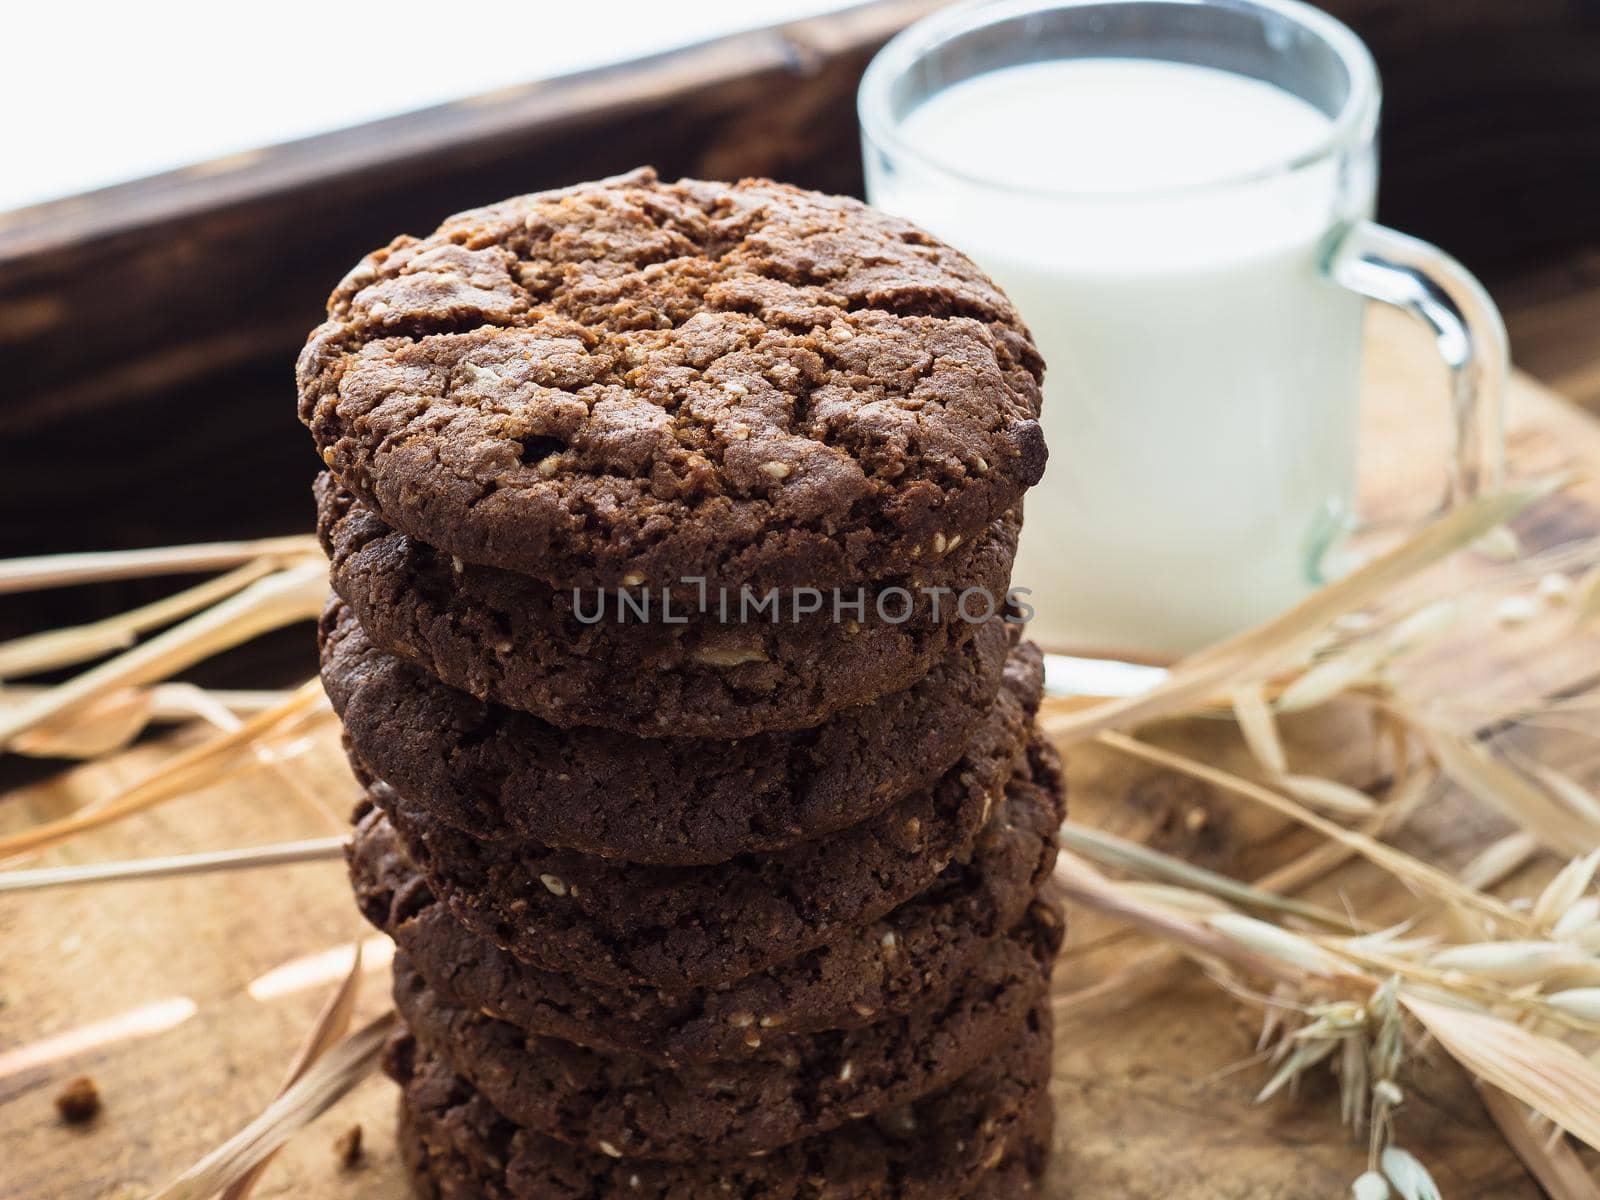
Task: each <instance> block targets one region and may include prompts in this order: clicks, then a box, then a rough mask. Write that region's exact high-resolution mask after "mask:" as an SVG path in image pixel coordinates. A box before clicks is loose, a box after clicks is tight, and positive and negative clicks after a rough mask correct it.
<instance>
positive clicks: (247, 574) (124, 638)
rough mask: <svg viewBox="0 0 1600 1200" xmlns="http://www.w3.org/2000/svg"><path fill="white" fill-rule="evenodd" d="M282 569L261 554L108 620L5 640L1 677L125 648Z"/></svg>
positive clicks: (31, 672)
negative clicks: (228, 569)
mask: <svg viewBox="0 0 1600 1200" xmlns="http://www.w3.org/2000/svg"><path fill="white" fill-rule="evenodd" d="M277 569H278V566H277V564H276V563H275V562H274V561H273V560H272V559H267V558H258V559H256V560H254V561H253V562H247V563H245V564H244V565H243V566H241V567H236V568H234V569H233V570H232V571H229V572H228V573H227V574H226V575H219V576H218V577H217V578H215V579H208V580H206V581H205V582H204V583H201V584H197V585H195V586H194V587H192V588H189V589H187V590H185V591H182V592H179V593H177V594H176V595H174V596H167V597H164V598H163V599H160V600H157V601H155V602H154V603H153V604H146V605H144V606H143V607H142V608H135V609H133V610H131V611H129V612H125V613H119V614H117V615H116V616H114V617H107V618H105V620H103V621H94V622H92V623H90V624H88V625H73V626H69V627H67V628H65V629H52V630H49V631H47V632H45V633H36V634H33V635H32V636H30V637H22V638H17V639H16V640H14V641H10V642H5V643H3V644H0V679H14V678H16V677H17V676H20V675H37V674H40V673H41V672H44V671H55V670H59V669H60V668H62V667H71V666H76V665H77V664H78V663H82V662H88V661H89V660H90V659H94V658H99V657H101V656H102V655H106V654H113V653H115V652H116V651H118V650H126V649H127V648H128V647H129V646H131V645H133V644H134V643H135V642H136V641H138V640H139V638H140V637H142V636H143V635H145V634H146V633H149V632H150V631H151V630H153V629H160V628H162V627H163V626H165V625H170V624H172V623H173V622H174V621H181V620H182V619H183V618H184V617H187V616H190V615H192V614H194V613H197V612H199V611H200V610H201V609H203V608H208V607H210V606H211V605H213V604H216V603H218V602H219V601H222V600H226V599H227V598H228V597H229V596H231V595H233V594H234V593H235V592H237V591H240V590H241V589H243V588H245V587H247V586H249V585H250V584H252V583H254V582H255V581H256V580H258V579H262V578H265V577H266V576H268V575H270V574H272V573H273V572H274V571H276V570H277Z"/></svg>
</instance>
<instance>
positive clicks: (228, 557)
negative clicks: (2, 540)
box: [0, 534, 322, 595]
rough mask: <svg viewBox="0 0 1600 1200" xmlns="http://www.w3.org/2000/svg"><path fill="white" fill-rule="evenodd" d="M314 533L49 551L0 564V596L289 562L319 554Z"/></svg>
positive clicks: (201, 573)
mask: <svg viewBox="0 0 1600 1200" xmlns="http://www.w3.org/2000/svg"><path fill="white" fill-rule="evenodd" d="M321 552H322V551H321V548H320V547H319V546H318V545H317V539H316V538H314V537H312V536H311V535H310V534H294V535H291V536H289V537H276V538H259V539H257V540H255V541H248V542H210V543H202V544H199V545H192V546H161V547H158V548H156V549H152V550H104V551H96V552H93V553H89V554H45V555H40V556H38V557H36V558H12V559H7V560H6V561H5V562H0V595H5V594H6V593H9V592H35V591H41V590H43V589H45V588H56V587H71V586H74V585H77V584H83V583H103V582H106V581H107V580H113V579H142V578H145V577H148V576H152V575H203V574H206V573H208V572H211V571H226V570H228V569H229V568H231V567H237V566H238V565H239V564H240V563H246V562H251V561H253V560H255V559H258V558H266V559H274V560H277V561H278V562H280V563H288V562H291V561H293V560H295V559H300V558H312V557H315V556H316V555H318V554H320V553H321Z"/></svg>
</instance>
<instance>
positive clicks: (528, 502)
mask: <svg viewBox="0 0 1600 1200" xmlns="http://www.w3.org/2000/svg"><path fill="white" fill-rule="evenodd" d="M1042 372H1043V366H1042V363H1041V361H1040V358H1039V355H1038V352H1037V351H1036V349H1035V348H1034V345H1033V343H1032V341H1031V339H1030V338H1029V336H1028V333H1027V331H1026V330H1025V329H1024V327H1023V325H1022V323H1021V321H1020V320H1019V319H1018V317H1017V314H1016V311H1015V309H1014V308H1013V307H1012V305H1011V303H1010V302H1009V301H1008V300H1007V299H1006V298H1005V296H1004V295H1002V294H1001V292H1000V291H999V290H998V289H997V288H996V287H995V286H994V284H993V283H991V282H990V281H989V280H988V279H987V278H986V277H985V276H984V275H983V274H982V273H981V272H980V271H979V270H978V269H977V268H976V267H974V266H973V265H972V263H971V262H970V261H968V260H967V259H966V258H965V257H963V256H962V255H961V254H959V253H957V252H956V251H954V250H952V249H950V248H949V247H948V246H945V245H944V244H942V243H941V242H939V241H937V240H935V239H934V238H932V237H929V236H928V235H927V234H925V233H923V232H922V231H920V230H918V229H916V228H915V227H914V226H912V225H910V224H908V223H906V222H904V221H902V220H899V219H897V218H894V217H890V216H887V215H885V214H882V213H879V212H875V211H873V210H872V209H869V208H867V207H865V206H864V205H862V204H860V203H859V202H857V201H854V200H848V199H841V198H837V197H831V196H822V195H818V194H816V193H812V192H806V191H802V190H800V189H798V188H793V187H788V186H785V185H782V184H776V183H772V182H769V181H766V180H746V181H744V182H741V183H737V184H731V185H730V184H723V183H704V182H698V181H694V180H684V181H681V182H678V183H662V182H661V181H659V180H658V179H657V178H656V176H655V174H654V173H653V172H651V171H649V170H642V171H636V172H634V173H633V174H631V175H626V176H621V177H618V178H615V179H610V180H606V181H603V182H600V183H593V184H585V185H581V186H579V187H574V188H568V189H565V190H563V191H557V192H544V193H540V194H537V195H532V196H522V197H518V198H515V199H511V200H507V201H504V202H502V203H500V204H495V205H491V206H490V207H487V208H482V209H478V210H475V211H472V212H467V213H462V214H460V215H458V216H455V217H452V218H450V219H449V220H447V221H445V222H444V224H443V225H441V226H440V227H439V229H438V230H437V231H436V232H435V233H433V234H432V235H430V236H429V237H426V238H423V239H420V240H419V239H416V238H411V237H402V238H398V239H396V240H395V241H394V242H392V243H391V244H390V245H389V246H387V247H385V248H384V249H382V250H378V251H376V252H374V253H373V254H370V255H368V256H367V258H366V259H364V260H363V261H362V262H361V263H360V265H358V266H357V267H356V268H355V270H353V271H352V272H351V273H350V274H349V275H348V276H347V277H346V278H345V280H344V281H343V282H342V283H341V284H340V285H339V286H338V288H337V289H336V290H335V291H334V293H333V295H332V297H331V298H330V300H329V302H328V321H327V322H326V323H325V324H323V325H322V326H320V327H318V328H317V329H316V330H315V331H313V333H312V334H311V337H310V339H309V341H308V342H307V344H306V347H305V349H304V351H303V352H302V353H301V355H300V361H299V365H298V369H297V380H298V385H299V393H300V415H301V419H302V420H303V421H304V422H305V423H306V424H307V425H308V426H309V427H310V429H311V431H312V434H313V436H314V437H315V439H316V442H317V446H318V448H319V450H320V451H321V453H322V456H323V460H324V461H325V462H326V463H327V464H328V467H329V469H330V470H332V471H333V473H334V474H335V475H336V476H338V478H339V480H340V481H341V482H342V483H343V484H344V485H345V486H346V487H348V488H350V489H351V490H352V491H354V492H355V493H356V494H357V495H359V496H360V497H361V498H362V499H363V500H365V501H366V502H367V503H368V504H370V505H371V506H372V507H373V508H374V509H375V510H376V511H377V512H378V513H379V514H381V516H382V517H383V519H384V521H385V522H386V523H388V524H390V525H392V526H394V527H395V528H396V529H399V530H402V531H404V532H405V533H408V534H411V535H413V536H415V537H417V538H419V539H421V540H422V541H424V542H426V543H428V544H429V545H433V546H437V547H439V548H440V549H441V550H444V551H446V552H447V553H450V554H453V555H455V556H456V557H458V558H460V559H461V560H463V561H464V562H469V563H483V564H490V565H495V566H500V567H505V568H507V569H510V570H514V571H519V572H522V573H525V574H528V575H533V576H536V577H538V578H540V579H543V580H545V581H546V582H549V583H555V584H561V585H569V584H590V585H598V586H605V587H612V586H616V585H618V584H621V583H623V582H624V581H625V580H629V579H634V578H636V579H637V580H638V581H639V582H650V581H660V580H663V579H676V578H677V577H679V576H680V575H685V574H687V575H695V576H703V577H705V578H707V579H708V580H711V581H713V582H726V583H732V584H734V585H738V584H743V583H757V584H763V585H765V584H769V583H770V584H779V585H787V584H795V583H800V584H810V585H816V586H832V585H835V584H843V583H853V582H855V581H858V580H862V579H868V578H875V577H878V576H882V575H884V574H905V573H908V572H910V571H911V570H913V569H915V568H916V567H917V566H918V565H920V564H921V563H924V562H926V561H927V560H928V559H929V558H930V557H938V556H940V555H941V554H943V553H944V552H945V550H946V548H947V547H948V546H949V545H950V544H951V543H952V542H953V541H954V540H955V539H958V538H960V539H966V540H968V541H971V540H972V539H974V538H977V537H979V536H980V535H981V534H982V532H983V530H985V529H986V528H987V527H988V526H989V525H990V523H991V522H993V521H994V520H995V519H996V518H998V517H999V516H1000V514H1001V513H1003V512H1005V511H1006V510H1007V509H1009V508H1011V507H1013V506H1014V505H1015V503H1016V501H1017V500H1018V498H1019V497H1020V496H1021V494H1022V492H1023V490H1024V489H1026V488H1027V487H1030V486H1031V485H1032V484H1034V483H1035V482H1037V481H1038V479H1039V477H1040V475H1041V474H1042V472H1043V470H1044V462H1045V448H1044V439H1043V437H1042V436H1041V434H1040V431H1039V424H1038V420H1037V418H1038V415H1039V405H1040V390H1039V383H1040V378H1041V376H1042Z"/></svg>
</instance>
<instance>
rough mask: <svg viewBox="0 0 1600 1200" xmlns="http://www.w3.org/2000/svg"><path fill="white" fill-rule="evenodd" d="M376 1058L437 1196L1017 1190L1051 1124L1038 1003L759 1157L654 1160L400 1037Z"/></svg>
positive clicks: (697, 1196)
mask: <svg viewBox="0 0 1600 1200" xmlns="http://www.w3.org/2000/svg"><path fill="white" fill-rule="evenodd" d="M385 1066H386V1069H387V1070H388V1071H389V1073H390V1074H391V1075H393V1076H394V1077H395V1078H396V1079H397V1080H398V1081H399V1082H400V1084H401V1086H402V1087H403V1088H404V1093H403V1096H402V1100H401V1135H400V1143H401V1147H402V1150H403V1152H404V1153H405V1155H406V1158H407V1162H408V1163H409V1165H410V1167H411V1169H412V1172H413V1175H414V1177H415V1178H416V1180H417V1183H418V1186H419V1189H420V1190H421V1192H422V1194H423V1195H425V1196H429V1197H437V1198H438V1200H706V1197H712V1196H714V1197H719V1198H726V1200H819V1198H820V1197H826V1196H848V1197H850V1198H851V1200H1018V1197H1020V1196H1023V1195H1026V1194H1027V1187H1028V1183H1027V1181H1028V1180H1029V1178H1030V1177H1031V1176H1032V1175H1034V1174H1036V1173H1037V1172H1038V1171H1039V1169H1040V1167H1041V1166H1042V1163H1043V1160H1044V1157H1045V1155H1046V1154H1047V1153H1048V1150H1049V1144H1050V1137H1051V1127H1052V1125H1053V1123H1054V1120H1053V1114H1052V1112H1051V1108H1050V1102H1049V1095H1048V1083H1049V1075H1050V1038H1049V1028H1048V1010H1042V1011H1040V1012H1039V1013H1038V1014H1036V1019H1035V1020H1033V1021H1031V1022H1030V1023H1029V1024H1028V1025H1027V1026H1026V1027H1025V1028H1024V1030H1023V1032H1022V1035H1021V1036H1020V1037H1019V1038H1017V1039H1016V1040H1015V1041H1014V1042H1013V1043H1012V1044H1011V1045H1009V1046H1008V1047H1007V1048H1006V1049H1005V1050H1003V1051H1002V1052H1000V1053H998V1054H997V1055H995V1056H994V1058H993V1059H992V1060H991V1061H990V1062H988V1063H986V1064H984V1065H983V1066H980V1067H978V1068H977V1069H975V1070H973V1071H972V1072H970V1073H969V1074H968V1075H966V1076H964V1077H963V1078H962V1079H961V1080H959V1081H958V1082H957V1083H955V1084H954V1085H952V1086H950V1087H948V1088H946V1089H945V1090H944V1091H942V1092H938V1093H936V1094H933V1095H930V1096H928V1097H925V1098H923V1099H921V1100H918V1101H917V1102H915V1103H913V1104H909V1105H905V1106H903V1107H901V1108H898V1109H896V1110H894V1111H892V1112H889V1113H885V1114H880V1115H879V1116H877V1117H875V1118H869V1119H866V1120H862V1121H856V1122H852V1123H850V1124H848V1125H846V1126H844V1127H843V1128H840V1129H837V1130H835V1131H833V1132H831V1133H827V1134H822V1135H819V1136H816V1137H811V1138H807V1139H804V1140H801V1141H797V1142H794V1143H792V1144H789V1145H786V1146H784V1147H782V1148H781V1149H778V1150H775V1151H773V1152H771V1153H770V1154H765V1155H762V1156H760V1157H758V1158H742V1159H740V1158H720V1157H719V1158H716V1159H709V1160H700V1161H695V1162H684V1163H673V1162H651V1161H641V1160H634V1159H626V1158H615V1157H612V1156H610V1155H608V1154H606V1153H604V1152H600V1153H595V1152H593V1151H587V1150H583V1149H579V1148H576V1147H574V1146H571V1145H567V1144H565V1143H562V1142H559V1141H556V1140H555V1139H553V1138H549V1137H545V1136H543V1135H540V1134H538V1133H535V1132H533V1131H532V1130H528V1129H523V1128H519V1127H518V1126H517V1125H515V1124H514V1123H513V1122H511V1121H508V1120H507V1119H506V1118H505V1117H504V1116H502V1115H501V1114H500V1113H499V1112H497V1111H496V1110H495V1108H494V1107H493V1106H492V1105H491V1104H490V1103H489V1102H488V1101H487V1100H486V1099H485V1098H484V1097H483V1096H482V1095H480V1094H479V1093H478V1092H476V1091H475V1090H474V1089H473V1088H472V1086H471V1085H470V1084H468V1083H467V1082H466V1081H464V1080H462V1079H461V1078H460V1077H459V1076H456V1075H454V1074H453V1073H452V1072H451V1071H450V1070H449V1068H448V1067H446V1066H445V1064H444V1063H442V1062H441V1061H440V1060H438V1059H437V1058H435V1057H433V1056H432V1055H430V1054H429V1053H428V1052H427V1051H426V1050H425V1049H423V1048H422V1047H421V1046H419V1045H417V1044H416V1043H415V1041H414V1040H412V1039H411V1038H410V1037H407V1036H402V1037H401V1038H399V1039H397V1040H396V1042H395V1043H394V1044H393V1045H392V1046H391V1048H390V1051H389V1054H388V1056H387V1061H386V1064H385ZM991 1181H998V1182H1000V1183H1001V1184H1003V1185H1004V1186H1001V1187H995V1186H993V1184H992V1182H991Z"/></svg>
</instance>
